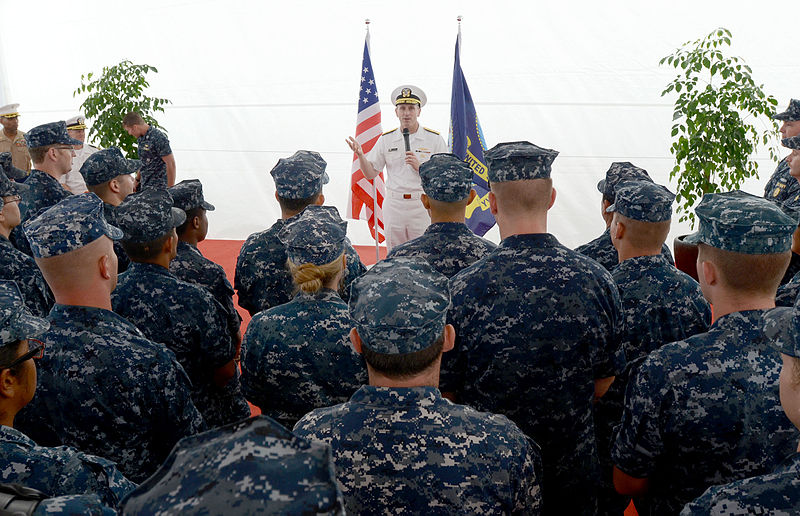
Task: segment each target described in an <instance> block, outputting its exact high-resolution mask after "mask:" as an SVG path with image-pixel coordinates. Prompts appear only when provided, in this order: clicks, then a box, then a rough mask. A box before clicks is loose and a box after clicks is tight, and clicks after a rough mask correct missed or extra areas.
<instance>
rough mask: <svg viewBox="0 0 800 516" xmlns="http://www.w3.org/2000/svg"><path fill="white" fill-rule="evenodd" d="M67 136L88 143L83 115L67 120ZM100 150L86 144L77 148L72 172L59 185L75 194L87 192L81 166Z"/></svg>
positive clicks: (64, 176) (62, 177) (60, 180)
mask: <svg viewBox="0 0 800 516" xmlns="http://www.w3.org/2000/svg"><path fill="white" fill-rule="evenodd" d="M67 134H69V136H70V138H75V139H76V140H80V141H82V142H85V141H86V118H84V117H83V116H82V115H77V116H73V117H72V118H70V119H68V120H67ZM98 150H99V149H98V148H97V147H95V146H94V145H89V144H88V143H84V144H83V145H81V146H78V145H76V146H75V157H74V158H72V170H70V171H69V172H67V173H66V174H65V175H63V176H61V179H59V180H58V182H59V183H61V184H62V185H64V187H65V188H66V189H67V190H69V191H70V192H72V193H74V194H81V193H83V192H85V191H87V188H86V183H85V182H84V180H83V176H82V175H81V172H80V170H81V165H83V163H84V161H86V158H88V157H89V156H91V155H92V154H94V153H95V152H97V151H98Z"/></svg>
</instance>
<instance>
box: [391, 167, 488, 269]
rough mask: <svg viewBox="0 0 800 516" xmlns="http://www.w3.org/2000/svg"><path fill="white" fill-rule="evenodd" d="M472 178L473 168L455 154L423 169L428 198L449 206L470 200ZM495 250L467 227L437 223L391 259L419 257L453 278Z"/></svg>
mask: <svg viewBox="0 0 800 516" xmlns="http://www.w3.org/2000/svg"><path fill="white" fill-rule="evenodd" d="M472 174H473V172H472V169H471V168H470V166H469V165H467V164H466V163H465V162H463V161H461V160H460V159H458V157H457V156H456V155H454V154H434V155H433V156H431V158H430V159H429V160H428V161H426V162H425V163H423V164H422V165H420V167H419V175H420V180H421V182H422V189H423V191H424V192H425V195H427V196H428V197H430V198H431V199H432V200H434V201H439V202H446V203H456V202H464V201H465V200H466V199H467V198H468V197H469V194H470V191H471V190H472ZM495 247H497V246H496V245H494V244H493V243H492V242H489V241H488V240H485V239H483V238H481V237H479V236H478V235H476V234H474V233H473V232H472V231H471V230H470V229H469V228H468V227H467V226H466V224H463V223H459V222H436V223H433V224H431V225H430V226H428V229H426V230H425V233H424V234H422V235H421V236H419V237H417V238H415V239H413V240H410V241H408V242H405V243H403V244H400V245H398V246H395V247H393V248H392V250H391V252H390V253H389V256H419V257H420V258H424V259H425V260H426V261H427V262H428V263H429V264H431V267H433V268H434V269H435V270H436V271H437V272H439V273H441V274H444V275H445V276H447V277H448V278H451V277H453V276H455V275H456V273H458V272H459V271H461V270H462V269H464V268H465V267H467V266H469V265H472V264H473V263H475V262H476V261H478V260H480V259H481V258H483V257H484V256H486V255H487V254H489V252H490V251H491V250H493V249H494V248H495Z"/></svg>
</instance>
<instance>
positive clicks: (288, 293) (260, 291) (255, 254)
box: [234, 214, 367, 315]
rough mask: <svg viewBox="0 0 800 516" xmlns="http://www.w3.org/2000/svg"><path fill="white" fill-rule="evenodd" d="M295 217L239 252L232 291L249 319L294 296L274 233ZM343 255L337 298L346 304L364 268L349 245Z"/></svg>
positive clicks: (281, 247)
mask: <svg viewBox="0 0 800 516" xmlns="http://www.w3.org/2000/svg"><path fill="white" fill-rule="evenodd" d="M298 215H299V214H298ZM298 215H295V216H294V217H291V218H289V219H286V220H278V221H277V222H276V223H275V224H273V225H272V227H270V228H269V229H267V230H265V231H261V232H259V233H254V234H252V235H250V237H249V238H248V239H247V241H246V242H245V243H244V245H243V246H242V250H241V251H240V252H239V258H238V259H237V260H236V276H235V278H234V288H236V293H237V294H238V295H239V306H241V307H242V308H244V309H245V310H247V311H248V312H250V315H255V314H257V313H258V312H260V311H262V310H267V309H269V308H272V307H273V306H278V305H282V304H284V303H288V302H289V301H290V300H291V299H292V296H293V295H294V292H295V286H294V282H293V281H292V276H291V274H289V271H288V269H287V268H286V248H285V247H284V245H283V244H282V243H281V241H280V240H279V239H278V233H279V232H280V230H281V229H282V228H283V227H284V226H285V225H286V224H287V223H289V222H291V221H293V220H294V219H295V218H296V217H298ZM345 253H346V255H347V272H346V274H345V277H344V282H343V283H344V285H343V287H342V288H341V289H339V295H340V297H341V298H342V299H343V300H344V301H347V300H348V299H349V298H350V290H349V287H350V283H352V281H353V280H354V279H356V278H358V277H359V276H361V275H362V274H364V272H365V271H366V270H367V268H366V267H364V264H363V263H362V262H361V258H360V257H359V256H358V252H357V251H356V250H355V249H354V248H353V246H352V245H351V244H350V243H349V241H348V243H347V245H346V246H345Z"/></svg>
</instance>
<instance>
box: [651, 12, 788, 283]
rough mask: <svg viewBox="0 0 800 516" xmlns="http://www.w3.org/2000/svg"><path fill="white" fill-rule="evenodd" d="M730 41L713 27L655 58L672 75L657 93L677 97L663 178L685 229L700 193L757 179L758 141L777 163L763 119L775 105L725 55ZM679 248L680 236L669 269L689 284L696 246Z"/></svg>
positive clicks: (771, 130)
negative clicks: (670, 160) (672, 184)
mask: <svg viewBox="0 0 800 516" xmlns="http://www.w3.org/2000/svg"><path fill="white" fill-rule="evenodd" d="M731 37H732V36H731V32H730V31H729V30H728V29H725V28H719V29H716V30H714V31H712V32H711V33H710V34H708V35H707V36H705V37H704V38H702V39H698V40H695V41H689V42H686V43H684V44H683V45H682V46H681V47H680V48H678V49H677V50H676V51H675V52H673V53H672V54H670V55H668V56H666V57H664V58H663V59H661V61H659V65H665V64H666V65H668V66H672V67H673V68H675V69H676V70H677V71H678V75H676V76H675V78H674V79H673V80H672V82H670V83H669V84H668V85H667V87H666V88H665V89H664V91H662V92H661V95H662V96H664V95H666V94H668V93H676V94H677V98H676V99H675V106H674V109H673V115H672V119H673V122H674V123H673V126H672V138H673V141H672V145H671V146H670V152H671V153H672V155H673V156H675V166H674V167H673V169H672V171H670V179H675V178H677V184H678V186H677V191H676V192H675V200H676V202H677V204H678V209H677V212H678V213H679V214H680V219H679V220H680V221H684V220H688V221H689V222H690V224H691V226H692V227H694V223H695V214H694V211H693V210H692V207H693V206H694V205H695V203H696V202H697V201H699V200H700V199H701V198H702V197H703V195H705V194H707V193H711V192H718V191H730V190H735V189H738V188H739V187H740V186H741V184H742V183H743V182H744V180H745V179H746V178H748V177H751V176H756V177H757V175H758V164H757V163H756V162H755V161H754V160H753V159H752V158H751V156H752V155H753V153H754V152H755V150H756V147H757V145H758V144H759V143H763V144H764V145H768V144H769V143H770V142H773V145H769V153H770V156H771V157H772V159H774V160H777V159H778V156H777V149H776V147H775V145H774V137H775V136H776V134H777V130H778V127H777V124H776V123H775V122H774V121H772V119H771V118H770V115H771V114H772V113H774V112H775V107H776V106H777V105H778V101H777V100H776V99H775V98H774V97H772V96H769V95H766V94H765V93H764V91H763V85H762V84H756V83H755V81H754V80H753V78H752V76H751V74H752V70H751V68H750V67H749V66H748V65H747V64H746V63H745V62H744V61H743V60H742V58H740V57H735V56H734V57H727V56H725V54H724V53H723V49H725V48H726V47H729V46H730V44H731ZM686 245H688V244H685V243H684V242H683V241H682V237H678V238H676V239H675V243H674V250H675V265H676V266H678V268H680V269H681V270H683V271H685V272H687V273H689V274H691V275H692V276H693V277H695V279H696V278H697V272H696V270H695V262H696V259H697V249H696V248H695V249H694V250H693V252H694V256H693V257H692V256H691V255H689V256H684V255H683V250H684V246H686ZM690 252H691V250H690Z"/></svg>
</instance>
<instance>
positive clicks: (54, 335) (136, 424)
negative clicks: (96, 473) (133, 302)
mask: <svg viewBox="0 0 800 516" xmlns="http://www.w3.org/2000/svg"><path fill="white" fill-rule="evenodd" d="M48 319H49V321H50V330H49V331H47V332H46V333H44V334H43V335H42V336H40V337H39V339H40V340H42V341H43V342H44V343H45V345H46V349H47V351H46V353H45V356H44V358H42V359H41V360H40V361H39V363H38V387H37V390H36V395H35V396H34V398H33V401H32V402H31V403H30V404H28V406H26V407H25V408H24V409H22V411H21V412H20V413H19V414H18V415H17V418H16V426H17V427H18V428H19V429H20V430H21V431H23V432H25V434H27V435H28V436H30V437H31V438H32V439H33V440H34V441H36V442H37V443H39V444H41V445H47V446H56V445H59V444H67V445H70V446H74V447H75V448H78V449H79V450H82V451H85V452H88V453H92V454H95V455H100V456H102V457H106V458H108V459H110V460H112V461H114V462H116V463H117V466H118V467H119V469H120V470H121V471H122V472H123V473H124V474H125V475H126V476H127V477H128V478H130V479H131V480H133V481H134V482H141V481H142V480H144V479H145V478H147V477H148V476H149V475H150V474H151V473H152V472H153V471H155V470H156V468H157V467H158V466H159V465H160V464H161V462H162V461H163V460H164V458H165V457H166V456H167V454H168V453H169V451H170V449H171V448H172V446H173V445H174V444H175V443H176V442H177V441H178V439H180V438H182V437H185V436H187V435H192V434H194V433H197V432H198V431H201V430H204V429H205V423H204V421H203V418H202V416H201V415H200V413H199V412H198V411H197V408H196V407H195V406H194V404H193V403H192V400H191V396H190V387H191V383H190V382H189V378H188V377H187V376H186V373H185V372H184V370H183V368H182V367H181V366H180V365H179V364H178V362H177V361H176V360H175V355H174V354H173V353H172V352H171V351H169V350H168V349H166V348H165V347H164V346H163V345H161V344H156V343H155V342H152V341H149V340H147V339H145V337H144V335H142V333H141V332H140V331H139V330H138V329H136V327H135V326H134V325H133V324H131V323H130V322H128V321H127V320H125V319H123V318H122V317H120V316H119V315H117V314H115V313H114V312H111V311H110V310H103V309H101V308H91V307H85V306H67V305H60V304H56V305H55V306H54V307H53V310H52V311H51V312H50V316H49V318H48Z"/></svg>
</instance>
